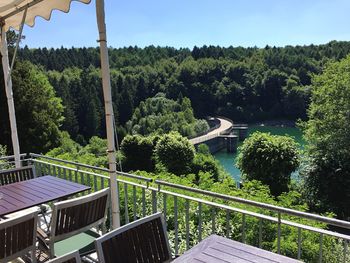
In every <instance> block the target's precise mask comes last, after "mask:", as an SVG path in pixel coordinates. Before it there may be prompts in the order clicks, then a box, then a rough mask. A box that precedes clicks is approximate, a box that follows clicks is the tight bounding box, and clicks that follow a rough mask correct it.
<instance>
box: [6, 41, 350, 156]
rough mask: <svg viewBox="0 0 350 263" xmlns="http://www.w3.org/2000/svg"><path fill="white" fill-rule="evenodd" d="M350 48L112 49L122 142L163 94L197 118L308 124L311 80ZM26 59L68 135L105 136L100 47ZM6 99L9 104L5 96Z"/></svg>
mask: <svg viewBox="0 0 350 263" xmlns="http://www.w3.org/2000/svg"><path fill="white" fill-rule="evenodd" d="M349 51H350V42H336V41H333V42H330V43H328V44H325V45H318V46H316V45H310V46H296V47H292V46H286V47H270V46H266V47H265V48H256V47H253V48H242V47H227V48H224V47H216V46H203V47H200V48H198V47H194V48H193V49H192V50H190V49H175V48H171V47H154V46H149V47H145V48H138V47H128V48H119V49H114V48H110V50H109V52H110V53H109V54H110V61H111V62H110V64H111V68H112V70H111V85H112V93H113V94H112V96H113V104H114V110H115V119H116V123H117V126H118V133H119V135H120V136H119V137H120V139H121V138H122V137H123V136H125V135H126V133H127V128H126V125H125V124H126V123H127V122H128V121H129V120H131V118H132V115H133V113H134V110H135V109H136V108H137V107H139V105H140V103H141V102H142V101H145V100H146V99H147V98H151V97H154V96H155V95H156V94H158V93H159V92H161V93H163V94H165V96H166V98H168V99H173V100H177V99H178V98H179V96H180V97H187V98H189V99H190V101H191V105H192V107H193V113H194V116H195V117H196V118H199V119H203V118H205V117H206V116H210V115H222V116H226V117H228V118H230V119H232V120H234V121H235V122H256V121H264V120H276V119H285V120H291V121H295V120H297V119H299V118H300V119H303V120H305V119H306V110H307V108H308V105H309V100H310V85H311V76H312V75H313V74H319V73H321V72H322V69H323V67H324V65H326V64H327V62H329V61H338V60H339V59H342V58H344V57H345V56H346V54H348V53H349ZM19 58H20V60H21V61H23V62H18V63H17V66H18V68H20V67H21V65H22V63H29V62H24V61H30V63H31V64H33V65H28V66H24V67H25V68H26V70H29V69H31V70H35V71H37V72H38V74H37V75H42V76H43V81H45V82H46V81H48V83H47V84H48V85H49V84H50V85H51V86H52V87H53V88H54V91H55V94H56V96H57V97H59V98H60V99H61V104H62V106H63V107H62V117H63V119H62V121H61V122H60V129H61V130H65V131H67V132H68V133H69V134H70V135H71V137H72V138H73V139H74V140H76V141H78V142H80V143H81V144H85V143H86V142H87V141H88V140H89V138H91V137H92V136H93V135H97V136H102V137H104V136H105V129H104V118H103V107H102V105H103V99H102V89H101V83H100V78H99V69H98V68H99V53H98V50H97V49H96V48H70V49H67V48H59V49H46V48H42V49H29V48H28V47H26V46H25V47H24V48H21V49H20V50H19ZM16 70H19V69H16ZM20 74H25V72H23V73H20ZM26 85H28V84H27V83H26ZM19 88H22V87H19ZM1 92H4V91H3V89H1ZM15 96H16V94H15ZM21 99H23V98H18V99H17V100H21ZM1 100H2V102H3V100H4V96H1ZM5 106H6V104H4V103H1V105H0V107H1V113H0V114H1V118H0V122H1V127H4V128H3V129H1V131H0V133H1V134H0V138H1V142H0V143H2V144H6V145H9V141H8V135H6V134H4V131H6V130H7V127H8V118H7V112H6V107H5ZM58 112H60V110H58ZM58 112H57V113H58ZM19 118H21V117H20V116H19ZM56 119H57V118H56ZM48 136H49V135H48ZM52 143H53V144H55V142H52ZM24 150H26V151H27V150H29V149H28V148H24ZM39 150H40V151H42V150H44V151H45V150H48V148H47V147H44V148H42V149H39Z"/></svg>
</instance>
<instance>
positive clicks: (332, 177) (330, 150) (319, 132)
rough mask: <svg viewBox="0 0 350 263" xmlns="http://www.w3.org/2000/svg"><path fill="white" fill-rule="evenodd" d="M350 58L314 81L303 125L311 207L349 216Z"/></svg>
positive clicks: (308, 193) (337, 63) (343, 216)
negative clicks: (305, 120)
mask: <svg viewBox="0 0 350 263" xmlns="http://www.w3.org/2000/svg"><path fill="white" fill-rule="evenodd" d="M349 67H350V56H348V57H347V58H346V59H343V60H342V61H340V62H334V63H330V64H328V65H327V66H326V68H325V70H324V72H323V73H322V74H321V75H319V76H314V77H313V79H312V95H311V104H310V107H309V110H308V117H309V120H308V121H307V122H306V123H305V124H304V133H305V138H306V140H307V142H308V147H307V154H308V156H309V161H308V163H307V166H306V169H305V170H304V175H305V187H304V189H306V191H305V195H306V196H307V198H308V201H309V204H310V206H311V208H313V209H314V210H317V211H327V210H331V211H334V212H335V213H336V214H337V216H338V217H339V218H342V219H349V217H350V210H349V205H350V161H349V160H350V71H349Z"/></svg>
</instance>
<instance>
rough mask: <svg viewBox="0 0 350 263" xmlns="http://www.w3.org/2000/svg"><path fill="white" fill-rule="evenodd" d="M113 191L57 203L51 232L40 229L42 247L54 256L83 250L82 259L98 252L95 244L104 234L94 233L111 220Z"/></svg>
mask: <svg viewBox="0 0 350 263" xmlns="http://www.w3.org/2000/svg"><path fill="white" fill-rule="evenodd" d="M108 200H109V188H106V189H104V190H101V191H99V192H95V193H92V194H90V195H86V196H82V197H79V198H75V199H72V200H66V201H62V202H57V203H54V204H53V208H52V217H51V223H50V227H49V229H48V230H49V231H48V232H44V231H42V230H40V229H39V230H38V234H39V244H40V247H41V248H42V249H44V250H46V251H47V252H48V254H49V256H50V258H53V257H54V256H60V255H63V254H66V253H68V252H70V251H72V250H75V249H77V250H79V253H80V255H81V256H84V255H88V254H91V253H93V252H94V251H95V249H94V245H93V242H94V240H95V239H96V238H97V237H99V236H100V235H99V234H98V233H97V232H96V231H92V230H91V229H92V228H93V227H97V226H99V225H100V224H102V223H104V222H105V220H106V217H107V208H108Z"/></svg>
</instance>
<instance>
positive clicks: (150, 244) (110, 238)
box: [95, 213, 171, 263]
mask: <svg viewBox="0 0 350 263" xmlns="http://www.w3.org/2000/svg"><path fill="white" fill-rule="evenodd" d="M95 248H96V251H97V256H98V259H99V262H101V263H112V262H168V261H169V260H170V259H171V253H170V247H169V241H168V236H167V232H166V227H165V221H164V217H163V214H162V213H156V214H153V215H151V216H147V217H145V218H142V219H139V220H136V221H134V222H132V223H129V224H127V225H124V226H122V227H120V228H118V229H116V230H113V231H111V232H109V233H108V234H106V235H104V236H102V237H100V238H97V239H96V241H95Z"/></svg>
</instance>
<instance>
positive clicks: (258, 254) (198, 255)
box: [173, 235, 301, 263]
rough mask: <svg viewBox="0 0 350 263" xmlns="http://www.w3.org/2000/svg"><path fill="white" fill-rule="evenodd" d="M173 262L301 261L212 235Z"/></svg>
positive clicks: (293, 262) (291, 262)
mask: <svg viewBox="0 0 350 263" xmlns="http://www.w3.org/2000/svg"><path fill="white" fill-rule="evenodd" d="M173 262H177V263H180V262H181V263H189V262H191V263H192V262H193V263H194V262H201V263H202V262H206V263H222V262H232V263H247V262H254V263H271V262H275V263H276V262H281V263H282V262H283V263H296V262H301V261H298V260H295V259H291V258H288V257H285V256H281V255H278V254H275V253H272V252H269V251H266V250H263V249H260V248H257V247H253V246H249V245H246V244H243V243H240V242H237V241H234V240H231V239H227V238H225V237H220V236H217V235H211V236H210V237H207V238H206V239H204V240H202V241H201V242H200V243H199V244H197V245H196V246H194V247H193V248H191V249H190V250H188V251H186V252H185V253H184V254H183V255H182V256H180V257H178V258H177V259H175V260H174V261H173Z"/></svg>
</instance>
